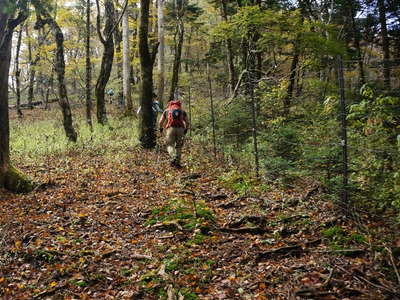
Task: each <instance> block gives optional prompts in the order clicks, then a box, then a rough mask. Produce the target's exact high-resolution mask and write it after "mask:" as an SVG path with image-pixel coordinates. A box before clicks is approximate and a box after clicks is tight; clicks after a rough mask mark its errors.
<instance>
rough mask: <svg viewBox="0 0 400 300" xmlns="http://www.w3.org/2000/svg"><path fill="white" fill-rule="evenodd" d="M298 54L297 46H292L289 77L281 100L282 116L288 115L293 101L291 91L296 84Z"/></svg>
mask: <svg viewBox="0 0 400 300" xmlns="http://www.w3.org/2000/svg"><path fill="white" fill-rule="evenodd" d="M299 58H300V53H299V49H298V47H297V45H295V46H294V53H293V59H292V64H291V66H290V73H289V74H290V75H289V85H288V88H287V92H286V97H285V99H284V100H283V114H284V116H288V115H289V111H290V105H291V102H292V99H293V96H294V95H293V91H294V87H295V84H296V74H297V65H298V63H299Z"/></svg>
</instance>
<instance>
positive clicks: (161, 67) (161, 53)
mask: <svg viewBox="0 0 400 300" xmlns="http://www.w3.org/2000/svg"><path fill="white" fill-rule="evenodd" d="M157 11H158V19H157V22H158V42H159V43H160V46H159V50H158V84H157V94H158V101H159V102H160V103H161V105H162V104H163V103H164V88H165V36H164V1H163V0H158V7H157Z"/></svg>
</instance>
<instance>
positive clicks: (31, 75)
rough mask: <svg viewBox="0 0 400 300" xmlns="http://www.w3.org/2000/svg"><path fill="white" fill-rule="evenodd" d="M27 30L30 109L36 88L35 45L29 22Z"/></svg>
mask: <svg viewBox="0 0 400 300" xmlns="http://www.w3.org/2000/svg"><path fill="white" fill-rule="evenodd" d="M25 30H26V37H27V38H28V60H29V82H28V107H29V108H30V109H32V108H33V106H32V102H33V100H34V99H33V98H34V95H33V89H34V83H35V62H34V60H33V55H32V52H33V49H32V48H33V46H32V38H31V35H30V32H29V24H28V23H27V24H26V27H25Z"/></svg>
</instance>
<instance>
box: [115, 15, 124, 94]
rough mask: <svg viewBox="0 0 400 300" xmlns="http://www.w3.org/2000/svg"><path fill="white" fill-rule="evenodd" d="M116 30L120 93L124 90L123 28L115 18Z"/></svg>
mask: <svg viewBox="0 0 400 300" xmlns="http://www.w3.org/2000/svg"><path fill="white" fill-rule="evenodd" d="M114 17H116V15H115V14H114ZM114 22H115V24H117V25H116V27H115V30H114V33H113V34H114V46H115V56H116V65H117V80H118V89H119V92H118V94H119V93H122V94H123V90H124V81H123V74H122V68H123V65H122V49H121V43H122V34H123V33H122V30H121V29H120V26H119V24H118V23H117V22H118V20H117V19H115V21H114Z"/></svg>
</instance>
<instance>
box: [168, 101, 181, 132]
mask: <svg viewBox="0 0 400 300" xmlns="http://www.w3.org/2000/svg"><path fill="white" fill-rule="evenodd" d="M169 127H185V124H184V121H183V110H182V107H181V101H179V100H176V101H170V102H169V103H168V109H167V125H166V126H165V128H169Z"/></svg>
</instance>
